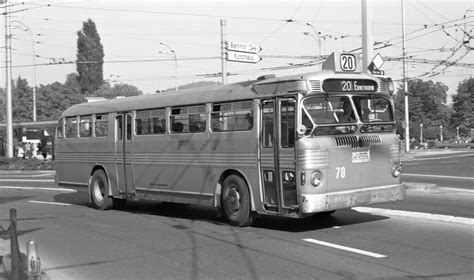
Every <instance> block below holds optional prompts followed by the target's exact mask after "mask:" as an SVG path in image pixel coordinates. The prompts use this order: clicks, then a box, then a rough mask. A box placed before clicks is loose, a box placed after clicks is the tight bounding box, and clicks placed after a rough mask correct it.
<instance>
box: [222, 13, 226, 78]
mask: <svg viewBox="0 0 474 280" xmlns="http://www.w3.org/2000/svg"><path fill="white" fill-rule="evenodd" d="M225 33H226V20H225V19H221V64H222V84H223V85H225V84H227V62H226V59H225Z"/></svg>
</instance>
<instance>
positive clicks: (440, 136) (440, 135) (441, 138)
mask: <svg viewBox="0 0 474 280" xmlns="http://www.w3.org/2000/svg"><path fill="white" fill-rule="evenodd" d="M439 140H440V141H441V142H443V125H440V126H439Z"/></svg>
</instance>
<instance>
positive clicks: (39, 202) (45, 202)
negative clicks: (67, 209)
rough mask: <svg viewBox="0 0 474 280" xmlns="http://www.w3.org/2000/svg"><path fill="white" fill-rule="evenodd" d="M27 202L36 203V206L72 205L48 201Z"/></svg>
mask: <svg viewBox="0 0 474 280" xmlns="http://www.w3.org/2000/svg"><path fill="white" fill-rule="evenodd" d="M28 202H31V203H38V204H51V205H62V206H71V205H72V204H69V203H60V202H49V201H36V200H29V201H28Z"/></svg>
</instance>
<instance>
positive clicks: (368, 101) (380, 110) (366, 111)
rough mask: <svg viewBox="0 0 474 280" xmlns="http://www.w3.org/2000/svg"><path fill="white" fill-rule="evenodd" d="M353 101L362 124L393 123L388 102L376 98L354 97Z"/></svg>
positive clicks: (381, 98) (384, 99)
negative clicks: (374, 122)
mask: <svg viewBox="0 0 474 280" xmlns="http://www.w3.org/2000/svg"><path fill="white" fill-rule="evenodd" d="M353 100H354V103H355V106H356V108H357V111H358V112H359V115H360V116H361V119H362V121H363V122H373V121H382V122H391V121H393V113H392V107H391V105H390V100H388V99H386V98H383V97H376V96H355V97H353Z"/></svg>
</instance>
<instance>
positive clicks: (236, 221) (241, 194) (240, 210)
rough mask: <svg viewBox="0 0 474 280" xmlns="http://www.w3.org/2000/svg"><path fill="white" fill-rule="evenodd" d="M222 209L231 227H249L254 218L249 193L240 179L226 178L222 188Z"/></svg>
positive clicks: (232, 176)
mask: <svg viewBox="0 0 474 280" xmlns="http://www.w3.org/2000/svg"><path fill="white" fill-rule="evenodd" d="M222 208H223V210H224V216H225V217H226V219H227V221H228V222H229V223H230V224H231V225H233V226H239V227H244V226H249V225H251V224H252V223H253V222H254V221H255V218H256V215H255V213H254V212H252V211H251V209H250V193H249V189H248V187H247V184H246V183H245V181H244V179H242V177H240V176H237V175H230V176H228V177H227V178H226V179H225V180H224V183H223V187H222Z"/></svg>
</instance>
